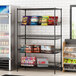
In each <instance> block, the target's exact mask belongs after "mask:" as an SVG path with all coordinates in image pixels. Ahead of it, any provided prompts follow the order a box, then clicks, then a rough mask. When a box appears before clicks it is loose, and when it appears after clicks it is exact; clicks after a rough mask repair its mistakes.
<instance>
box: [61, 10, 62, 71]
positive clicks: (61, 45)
mask: <svg viewBox="0 0 76 76" xmlns="http://www.w3.org/2000/svg"><path fill="white" fill-rule="evenodd" d="M61 70H62V9H61Z"/></svg>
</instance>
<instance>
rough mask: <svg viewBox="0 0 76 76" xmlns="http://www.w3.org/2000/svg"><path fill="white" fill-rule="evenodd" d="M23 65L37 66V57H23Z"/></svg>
mask: <svg viewBox="0 0 76 76" xmlns="http://www.w3.org/2000/svg"><path fill="white" fill-rule="evenodd" d="M21 65H22V66H35V65H36V57H22V58H21Z"/></svg>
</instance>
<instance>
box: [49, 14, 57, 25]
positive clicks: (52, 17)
mask: <svg viewBox="0 0 76 76" xmlns="http://www.w3.org/2000/svg"><path fill="white" fill-rule="evenodd" d="M54 18H55V19H54ZM54 20H55V23H54ZM57 22H58V17H57V16H56V17H54V16H49V19H48V25H57Z"/></svg>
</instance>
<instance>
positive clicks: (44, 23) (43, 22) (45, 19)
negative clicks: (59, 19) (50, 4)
mask: <svg viewBox="0 0 76 76" xmlns="http://www.w3.org/2000/svg"><path fill="white" fill-rule="evenodd" d="M48 19H49V16H42V23H41V25H42V26H47V25H48Z"/></svg>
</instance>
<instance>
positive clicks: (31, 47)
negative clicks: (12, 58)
mask: <svg viewBox="0 0 76 76" xmlns="http://www.w3.org/2000/svg"><path fill="white" fill-rule="evenodd" d="M25 50H26V53H32V52H33V45H26V49H25Z"/></svg>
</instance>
